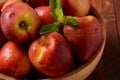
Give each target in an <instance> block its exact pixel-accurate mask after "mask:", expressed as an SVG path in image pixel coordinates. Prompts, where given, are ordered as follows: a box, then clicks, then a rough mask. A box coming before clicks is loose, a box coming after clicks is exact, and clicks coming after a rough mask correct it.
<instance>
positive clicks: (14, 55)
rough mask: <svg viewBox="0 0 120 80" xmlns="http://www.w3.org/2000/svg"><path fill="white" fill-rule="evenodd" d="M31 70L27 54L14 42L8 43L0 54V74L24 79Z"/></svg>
mask: <svg viewBox="0 0 120 80" xmlns="http://www.w3.org/2000/svg"><path fill="white" fill-rule="evenodd" d="M30 70H31V63H30V61H29V59H28V56H27V54H26V53H25V52H24V51H22V50H21V49H20V48H19V47H18V46H17V45H16V44H15V43H14V42H10V41H8V42H7V43H5V45H4V46H3V47H2V48H1V52H0V73H3V74H6V75H9V76H12V77H16V78H22V77H24V76H25V75H27V74H28V73H29V72H30Z"/></svg>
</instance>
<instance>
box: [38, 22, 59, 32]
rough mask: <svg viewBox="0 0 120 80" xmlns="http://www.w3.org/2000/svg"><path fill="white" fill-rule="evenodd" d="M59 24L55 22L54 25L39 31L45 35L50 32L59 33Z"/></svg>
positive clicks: (45, 26) (44, 26)
mask: <svg viewBox="0 0 120 80" xmlns="http://www.w3.org/2000/svg"><path fill="white" fill-rule="evenodd" d="M59 26H60V23H59V22H55V23H53V24H48V25H43V26H42V27H41V29H40V31H39V33H40V34H45V33H48V32H58V31H59Z"/></svg>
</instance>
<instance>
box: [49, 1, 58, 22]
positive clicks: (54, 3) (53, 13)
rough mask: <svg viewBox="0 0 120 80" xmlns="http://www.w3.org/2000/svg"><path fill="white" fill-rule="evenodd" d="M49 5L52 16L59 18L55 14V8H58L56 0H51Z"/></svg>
mask: <svg viewBox="0 0 120 80" xmlns="http://www.w3.org/2000/svg"><path fill="white" fill-rule="evenodd" d="M49 5H50V13H51V15H52V17H53V18H54V19H55V20H57V16H56V14H55V9H56V1H55V0H50V1H49Z"/></svg>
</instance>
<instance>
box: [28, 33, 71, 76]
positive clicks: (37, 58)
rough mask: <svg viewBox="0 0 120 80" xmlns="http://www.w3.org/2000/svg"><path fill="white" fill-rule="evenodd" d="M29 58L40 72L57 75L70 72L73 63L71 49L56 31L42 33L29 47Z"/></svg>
mask: <svg viewBox="0 0 120 80" xmlns="http://www.w3.org/2000/svg"><path fill="white" fill-rule="evenodd" d="M29 58H30V60H31V62H32V64H33V65H34V66H35V67H36V69H37V70H39V71H40V72H42V73H44V74H46V75H48V76H51V77H57V76H61V75H63V74H65V73H66V72H68V71H69V70H70V69H71V68H72V65H73V56H72V52H71V49H70V47H69V45H68V44H67V42H66V41H65V39H64V38H63V37H62V36H61V35H60V34H59V33H56V32H52V33H48V34H45V35H42V36H41V37H39V38H38V39H37V40H35V41H34V42H33V43H32V44H31V46H30V48H29Z"/></svg>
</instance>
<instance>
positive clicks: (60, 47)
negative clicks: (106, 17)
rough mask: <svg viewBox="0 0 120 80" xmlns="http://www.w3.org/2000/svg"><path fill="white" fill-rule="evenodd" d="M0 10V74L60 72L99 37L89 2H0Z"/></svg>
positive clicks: (88, 53)
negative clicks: (90, 12)
mask: <svg viewBox="0 0 120 80" xmlns="http://www.w3.org/2000/svg"><path fill="white" fill-rule="evenodd" d="M0 10H1V13H0V73H3V74H5V75H8V76H12V77H15V78H24V77H26V76H27V75H31V73H33V74H34V72H37V74H39V75H38V76H39V77H40V76H41V75H40V74H41V73H42V74H44V75H46V76H49V77H58V76H62V75H64V74H66V73H68V72H69V71H71V70H73V69H75V68H76V67H79V66H80V65H81V63H85V62H86V61H87V60H89V59H90V58H91V57H92V55H94V54H95V53H96V51H97V50H98V48H99V47H100V46H101V44H102V41H103V29H102V26H101V24H100V22H99V20H98V19H97V18H96V17H95V16H94V15H90V14H89V11H90V0H0ZM34 70H36V71H34ZM35 74H36V73H35ZM33 76H35V75H33ZM31 77H32V76H31Z"/></svg>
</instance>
